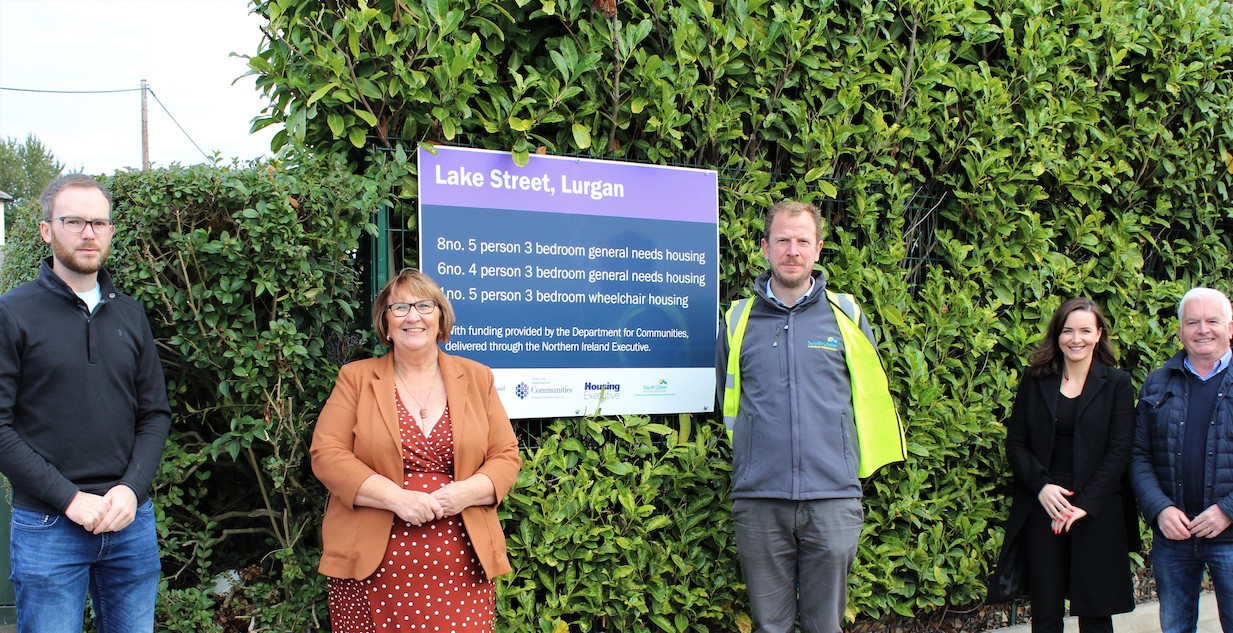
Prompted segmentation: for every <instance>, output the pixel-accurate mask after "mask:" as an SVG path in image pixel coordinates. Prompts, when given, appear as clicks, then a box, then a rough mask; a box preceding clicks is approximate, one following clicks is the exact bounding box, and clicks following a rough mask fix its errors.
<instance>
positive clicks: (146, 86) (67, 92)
mask: <svg viewBox="0 0 1233 633" xmlns="http://www.w3.org/2000/svg"><path fill="white" fill-rule="evenodd" d="M0 90H8V91H11V92H37V93H43V94H65V95H89V94H113V93H117V92H143V91H148V92H149V93H150V94H151V95H153V96H154V100H155V101H157V102H158V105H159V107H160V108H162V109H163V112H166V113H167V117H168V118H170V119H171V122H172V123H175V124H176V127H178V128H180V132H181V133H182V134H184V138H186V139H188V142H189V143H192V144H193V147H195V148H197V151H198V152H201V155H202V156H203V157H204V158H205V159H206V160H207V161H208V160H210V155H209V154H207V153H206V152H205V150H203V149H201V146H200V145H198V144H197V141H195V140H193V137H192V135H190V134H189V133H188V130H186V129H184V126H183V125H180V122H179V121H177V120H176V118H175V116H174V115H172V114H171V110H169V109H167V106H166V105H165V104H164V103H163V101H162V99H159V98H158V95H157V94H155V93H154V89H153V88H151V87H150V84H148V83H146V82H145V80H142V87H140V88H122V89H116V90H40V89H37V88H12V87H9V86H0ZM142 101H143V103H142V110H143V111H142V117H141V119H142V121H141V122H142V127H143V130H142V136H143V137H144V136H145V130H144V127H145V112H144V109H145V103H144V99H143V100H142ZM143 162H145V161H144V160H143Z"/></svg>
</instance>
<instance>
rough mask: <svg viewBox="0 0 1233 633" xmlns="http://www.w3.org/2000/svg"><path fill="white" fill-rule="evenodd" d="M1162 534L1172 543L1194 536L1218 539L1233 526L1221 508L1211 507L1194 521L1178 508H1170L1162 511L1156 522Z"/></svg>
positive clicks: (1232, 522) (1232, 521)
mask: <svg viewBox="0 0 1233 633" xmlns="http://www.w3.org/2000/svg"><path fill="white" fill-rule="evenodd" d="M1156 523H1157V525H1159V526H1160V533H1161V534H1164V537H1165V538H1167V539H1169V540H1172V541H1184V540H1186V539H1188V538H1190V537H1192V536H1195V537H1199V538H1216V537H1217V536H1220V534H1221V533H1222V532H1224V531H1225V529H1226V528H1228V527H1229V525H1231V524H1233V520H1230V519H1229V517H1228V516H1226V515H1225V513H1224V511H1223V510H1221V509H1220V506H1215V505H1213V506H1211V507H1209V508H1208V509H1206V510H1204V511H1203V512H1201V513H1199V515H1198V516H1196V517H1195V518H1194V519H1193V520H1191V519H1188V518H1187V517H1186V513H1185V512H1182V511H1181V509H1180V508H1178V507H1177V506H1169V507H1167V508H1165V509H1164V510H1161V511H1160V516H1159V517H1157V520H1156Z"/></svg>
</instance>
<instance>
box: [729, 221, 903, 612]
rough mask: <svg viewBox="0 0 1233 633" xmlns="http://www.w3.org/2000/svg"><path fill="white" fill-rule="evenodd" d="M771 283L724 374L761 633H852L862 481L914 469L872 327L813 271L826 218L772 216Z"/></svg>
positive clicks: (741, 316) (739, 333)
mask: <svg viewBox="0 0 1233 633" xmlns="http://www.w3.org/2000/svg"><path fill="white" fill-rule="evenodd" d="M765 226H766V235H765V236H764V237H763V239H762V253H763V254H764V255H765V256H766V260H767V262H768V263H769V264H770V267H771V269H770V271H769V272H766V273H763V274H762V275H761V276H759V277H758V279H757V280H756V281H755V282H754V297H752V298H750V299H742V300H740V301H737V302H735V303H734V304H733V305H732V307H731V308H730V309H729V310H728V313H727V315H726V317H725V319H724V327H723V330H722V331H721V332H720V336H719V346H718V355H717V359H716V367H717V370H718V374H719V392H720V393H719V398H720V403H721V405H722V409H723V414H724V422H725V424H726V425H727V427H728V433H729V436H730V437H731V438H732V442H733V446H732V455H733V481H732V518H733V523H734V524H735V526H736V546H737V552H738V555H739V556H740V561H741V570H742V572H743V573H744V576H745V584H746V585H747V586H748V589H749V603H750V609H751V612H752V613H751V616H752V619H753V625H754V631H755V633H792V631H794V630H795V625H796V624H795V622H796V618H797V612H798V604H799V612H800V630H801V632H802V633H832V632H838V631H840V630H841V628H842V625H843V614H844V608H845V607H846V604H847V579H848V572H849V571H850V570H851V568H852V561H853V560H854V559H855V558H856V543H857V538H858V537H859V536H860V532H861V521H862V519H863V518H864V511H863V509H862V508H861V482H860V477H865V476H868V475H870V474H872V473H873V472H874V471H875V470H877V469H878V468H879V467H881V466H883V465H885V464H888V463H891V462H896V461H902V460H903V459H904V449H905V444H904V437H903V428H902V426H901V424H900V422H899V417H898V414H897V413H896V411H895V405H894V402H893V401H892V400H891V396H890V391H889V390H888V388H887V382H886V373H885V372H884V370H883V369H882V365H881V361H880V360H879V358H878V353H877V350H876V348H875V347H874V344H873V332H872V330H871V329H870V327H869V322H868V321H867V320H866V319H865V317H864V315H863V314H861V311H860V308H859V307H858V306H857V305H856V302H855V301H854V300H853V298H852V296H851V295H846V294H839V293H834V292H831V291H830V290H828V289H827V288H826V275H825V274H823V272H822V271H821V270H814V265H815V264H816V263H817V262H818V257H819V255H820V254H821V252H822V217H821V214H820V213H819V212H818V210H817V209H816V208H815V207H813V206H812V205H809V204H804V203H800V202H793V201H784V202H779V203H777V204H775V205H774V206H772V207H771V208H770V210H768V211H767V214H766V224H765Z"/></svg>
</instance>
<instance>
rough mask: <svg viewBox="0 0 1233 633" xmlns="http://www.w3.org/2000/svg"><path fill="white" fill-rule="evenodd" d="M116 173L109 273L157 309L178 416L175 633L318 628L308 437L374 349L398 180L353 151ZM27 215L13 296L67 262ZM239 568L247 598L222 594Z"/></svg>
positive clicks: (162, 510)
mask: <svg viewBox="0 0 1233 633" xmlns="http://www.w3.org/2000/svg"><path fill="white" fill-rule="evenodd" d="M102 181H103V182H104V184H106V185H107V186H108V187H109V188H110V189H111V190H112V192H113V194H114V197H115V202H114V211H113V214H114V217H115V218H116V219H117V221H118V228H117V232H116V235H115V238H114V241H113V248H114V251H113V255H112V258H111V260H110V262H109V264H108V268H109V269H110V270H111V271H112V273H113V275H114V277H115V280H116V285H117V287H119V288H120V289H121V290H122V291H124V292H126V293H128V294H130V295H132V296H133V297H134V298H136V299H137V300H139V301H141V302H142V303H144V304H145V305H146V307H147V310H148V314H149V318H150V324H151V326H152V328H153V330H154V334H155V337H156V339H157V342H158V345H159V353H160V356H161V358H162V360H163V366H164V369H165V372H166V376H167V385H168V390H169V392H170V396H171V404H172V408H173V411H174V422H173V425H172V430H171V437H170V440H169V441H168V443H167V449H166V453H165V457H164V460H163V463H162V467H161V469H160V471H159V475H158V477H157V479H156V481H155V489H154V497H155V499H156V500H157V505H156V508H157V518H158V526H159V537H160V541H161V545H162V554H163V561H164V582H163V586H162V589H161V596H160V598H161V599H160V601H159V612H158V617H157V620H158V622H160V626H161V627H162V630H167V631H193V632H197V631H232V630H241V629H237V628H235V626H236V623H237V622H245V623H247V622H248V620H249V618H250V617H255V618H256V622H257V623H258V624H260V625H264V626H270V627H272V628H273V629H274V630H283V631H302V630H308V629H310V628H313V627H315V626H316V622H318V621H320V620H321V619H322V618H324V613H325V606H324V602H323V600H322V598H321V596H323V595H324V594H323V592H324V583H323V582H322V581H321V579H320V577H319V576H318V575H317V574H316V573H315V564H316V559H317V556H318V554H317V552H318V540H319V539H318V535H317V534H318V527H319V525H320V516H321V513H322V509H323V507H324V500H325V493H324V491H323V489H322V488H321V486H320V484H318V483H317V482H316V480H315V479H314V478H313V477H312V474H311V473H310V472H309V470H308V468H307V443H308V440H309V437H310V435H311V430H312V424H313V421H314V419H315V417H316V414H317V411H318V410H319V408H320V405H321V403H322V402H324V400H325V397H326V396H327V395H328V394H329V390H330V389H331V388H332V386H333V380H334V377H335V375H336V372H337V366H338V363H339V361H340V360H341V359H343V358H344V357H346V356H347V355H348V354H349V348H350V347H351V346H354V345H355V344H356V343H357V342H358V341H357V339H356V337H355V334H354V331H353V330H354V324H355V322H356V321H357V320H359V319H360V317H359V316H358V315H356V314H355V308H356V305H357V304H358V303H359V295H360V291H359V284H358V283H357V279H358V273H357V268H356V260H355V256H356V247H357V244H358V241H359V238H360V235H361V233H362V231H363V230H364V227H365V225H366V223H367V222H368V219H369V215H370V213H371V211H372V209H374V208H375V207H376V205H377V204H378V203H380V202H381V195H380V192H381V191H382V190H385V191H388V186H387V187H385V188H384V189H383V188H382V187H380V186H379V185H378V184H377V183H376V182H373V181H367V180H365V179H363V178H359V177H356V176H354V175H353V174H352V173H351V172H350V171H349V170H348V169H346V166H345V164H344V163H343V162H342V161H341V160H338V159H337V158H334V159H332V160H327V159H309V158H305V159H302V160H294V161H293V160H290V159H288V160H280V161H273V162H267V163H260V164H255V165H246V166H236V167H234V168H227V167H225V166H218V167H216V166H196V167H189V168H182V167H172V168H167V169H159V170H154V171H149V172H139V171H124V172H116V173H115V174H114V175H112V176H109V177H103V178H102ZM15 216H16V221H15V222H14V225H13V226H12V233H11V234H10V236H9V237H10V239H11V240H12V241H11V242H10V243H9V245H8V250H7V252H6V256H5V259H4V266H3V269H2V270H0V289H7V288H10V287H12V286H13V285H15V284H16V283H19V282H21V281H24V280H27V279H30V278H32V277H33V276H34V275H35V273H36V272H37V262H38V260H39V259H41V258H43V257H45V256H47V255H48V254H49V253H48V252H47V248H46V246H45V245H43V244H42V242H41V240H40V239H39V236H38V218H39V217H40V216H39V211H38V209H37V208H36V207H35V205H32V204H27V205H25V206H22V207H19V208H18V209H17V213H15ZM228 570H239V571H240V575H241V576H243V577H244V580H245V581H246V584H245V586H244V588H243V590H242V591H239V592H235V593H233V594H232V595H231V596H230V597H226V598H224V597H221V596H213V595H211V593H210V592H211V588H212V587H213V585H214V579H215V577H216V576H218V575H220V574H223V573H225V572H228ZM242 630H248V625H247V624H244V626H243V627H242Z"/></svg>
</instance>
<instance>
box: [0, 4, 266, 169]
mask: <svg viewBox="0 0 1233 633" xmlns="http://www.w3.org/2000/svg"><path fill="white" fill-rule="evenodd" d="M249 8H250V7H249V3H248V0H0V88H6V89H7V88H21V89H24V90H52V91H84V90H125V89H132V90H134V91H133V92H122V93H115V94H47V93H36V92H18V91H13V90H0V137H2V138H6V139H11V138H16V139H18V140H19V141H20V142H24V141H25V139H26V135H27V134H30V133H33V134H34V135H35V136H36V137H38V139H39V140H40V141H41V142H42V143H43V145H44V146H45V147H46V148H47V149H48V150H50V151H51V152H52V154H54V155H55V157H56V158H57V159H58V160H60V161H61V162H62V163H64V164H65V167H66V169H68V170H70V171H78V170H80V171H85V172H86V173H89V174H110V173H111V172H113V171H115V170H117V169H123V168H126V167H133V168H138V169H140V168H141V92H140V90H139V89H140V87H141V80H142V79H145V80H146V81H147V82H148V83H149V86H150V89H151V90H152V91H153V95H157V97H158V99H157V100H155V98H154V96H153V95H152V96H149V97H148V99H147V106H148V127H149V139H150V141H149V142H150V160H151V162H152V163H153V164H154V166H156V167H157V166H160V165H169V164H171V163H175V162H178V163H180V164H182V165H192V164H197V163H202V162H206V158H205V156H204V155H203V153H202V152H203V151H204V152H205V154H212V153H213V152H215V151H217V152H219V153H221V154H222V156H223V157H224V158H225V159H227V161H226V162H228V163H230V159H231V158H240V159H243V160H247V159H251V158H258V157H261V156H265V155H268V154H269V153H270V150H269V147H270V137H272V136H273V134H274V132H275V131H277V130H278V129H279V128H277V127H269V128H266V129H264V130H262V131H260V132H258V133H257V134H254V135H250V134H249V133H248V130H249V129H250V126H251V122H252V119H253V117H255V116H257V115H258V114H259V113H260V112H261V109H262V108H263V107H264V106H265V104H266V101H265V99H264V97H262V96H261V95H260V93H258V92H257V89H256V88H255V84H254V80H255V78H254V77H251V76H250V77H245V78H243V79H240V80H239V81H236V79H237V78H239V77H240V76H241V75H243V74H244V73H245V72H246V71H247V66H246V65H245V60H243V59H240V58H236V57H232V56H231V53H239V54H247V55H251V54H255V53H256V52H257V49H258V47H259V46H260V45H261V30H260V26H261V24H263V20H262V19H261V18H259V17H257V16H254V15H249V13H248V12H249ZM233 82H234V83H233ZM160 101H161V102H162V105H163V106H166V108H167V111H164V110H163V107H162V106H160V105H159V102H160ZM168 111H169V112H170V115H168ZM173 118H174V120H173ZM177 121H178V122H179V125H180V126H182V127H183V128H184V131H183V132H182V131H181V130H180V129H179V127H177V126H176V122H177ZM186 132H187V135H186ZM190 137H191V140H190ZM194 141H195V142H196V144H197V145H198V146H200V148H201V151H199V150H198V149H197V147H194V145H193V142H194Z"/></svg>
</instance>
